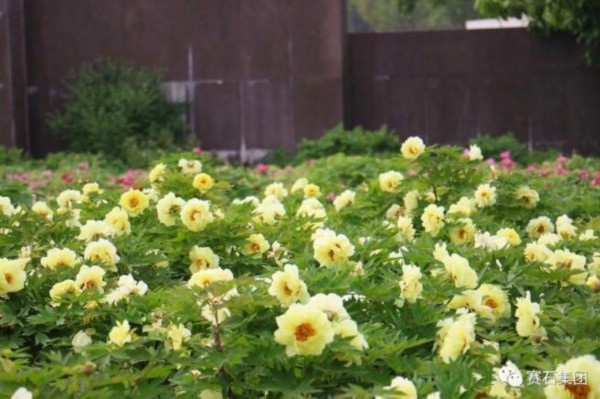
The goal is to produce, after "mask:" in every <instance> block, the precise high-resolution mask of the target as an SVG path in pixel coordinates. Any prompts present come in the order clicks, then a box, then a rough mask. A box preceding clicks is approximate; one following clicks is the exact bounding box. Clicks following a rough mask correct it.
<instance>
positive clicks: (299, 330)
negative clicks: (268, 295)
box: [275, 304, 334, 357]
mask: <svg viewBox="0 0 600 399" xmlns="http://www.w3.org/2000/svg"><path fill="white" fill-rule="evenodd" d="M276 321H277V326H278V329H277V330H276V331H275V342H277V343H278V344H281V345H285V347H286V348H285V352H286V354H287V355H288V356H289V357H292V356H296V355H305V356H318V355H320V354H321V353H322V352H323V349H325V346H327V344H329V343H331V342H332V341H333V338H334V330H333V326H332V325H331V322H330V321H329V319H328V318H327V315H326V314H325V313H324V312H323V311H322V310H320V309H318V308H316V307H314V306H309V305H299V304H293V305H291V306H290V307H289V308H288V310H287V311H286V312H285V313H284V314H283V315H281V316H279V317H277V318H276Z"/></svg>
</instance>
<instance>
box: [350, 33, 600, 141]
mask: <svg viewBox="0 0 600 399" xmlns="http://www.w3.org/2000/svg"><path fill="white" fill-rule="evenodd" d="M348 40H349V54H348V59H349V66H348V67H349V74H348V78H347V82H348V86H349V88H348V91H347V93H348V95H347V97H346V101H345V106H346V112H347V114H348V115H349V118H348V119H347V120H348V125H350V126H357V125H361V126H365V127H368V128H376V127H378V126H380V125H383V124H386V125H388V126H389V127H391V128H392V129H394V130H395V131H396V132H397V133H398V134H399V135H401V136H402V137H406V136H410V135H420V136H423V137H425V138H427V140H429V141H430V142H442V143H447V142H454V143H466V142H467V141H468V139H469V137H473V136H475V135H477V134H478V133H490V134H494V135H499V134H504V133H506V132H509V131H512V132H514V133H515V134H516V136H517V137H518V138H520V139H521V140H524V141H527V140H531V142H532V144H533V145H534V146H539V147H541V146H547V145H558V146H562V147H563V148H564V149H565V150H570V149H572V148H578V149H579V150H581V151H584V152H585V151H586V150H589V149H590V148H592V147H593V146H594V145H596V144H600V113H599V112H594V111H593V110H598V109H600V68H591V67H589V66H587V65H585V62H584V59H583V57H582V50H581V48H580V47H578V46H577V45H576V43H575V41H574V40H573V39H572V38H569V37H557V38H553V39H549V40H544V39H542V38H538V37H535V36H532V35H530V34H528V33H527V32H526V31H525V30H523V29H504V30H488V31H444V32H439V31H434V32H407V33H389V34H351V35H349V38H348ZM593 143H596V144H593Z"/></svg>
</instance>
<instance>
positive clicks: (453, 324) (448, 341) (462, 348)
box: [437, 313, 475, 363]
mask: <svg viewBox="0 0 600 399" xmlns="http://www.w3.org/2000/svg"><path fill="white" fill-rule="evenodd" d="M437 325H438V327H440V329H439V330H438V333H437V340H438V344H439V355H440V357H441V358H442V361H443V362H444V363H450V361H452V360H456V359H458V358H459V357H460V356H461V355H463V354H465V353H466V352H467V351H468V350H469V348H470V347H471V344H472V343H473V342H474V341H475V314H474V313H466V314H461V315H460V316H458V318H457V319H456V320H454V319H451V318H450V319H444V320H441V321H439V322H438V324H437Z"/></svg>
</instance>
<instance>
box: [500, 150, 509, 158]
mask: <svg viewBox="0 0 600 399" xmlns="http://www.w3.org/2000/svg"><path fill="white" fill-rule="evenodd" d="M500 158H502V159H510V151H502V152H501V153H500Z"/></svg>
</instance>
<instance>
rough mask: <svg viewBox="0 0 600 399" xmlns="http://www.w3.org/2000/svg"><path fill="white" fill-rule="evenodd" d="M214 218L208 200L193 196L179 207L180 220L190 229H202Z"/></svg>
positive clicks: (196, 230)
mask: <svg viewBox="0 0 600 399" xmlns="http://www.w3.org/2000/svg"><path fill="white" fill-rule="evenodd" d="M213 220H214V215H213V214H212V213H211V212H210V202H208V201H203V200H199V199H197V198H193V199H191V200H189V201H187V202H186V203H185V205H183V207H182V208H181V221H182V222H183V224H184V225H185V226H186V227H187V228H188V229H190V230H191V231H195V232H198V231H202V230H204V229H205V228H206V226H207V225H208V224H209V223H212V221H213Z"/></svg>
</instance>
